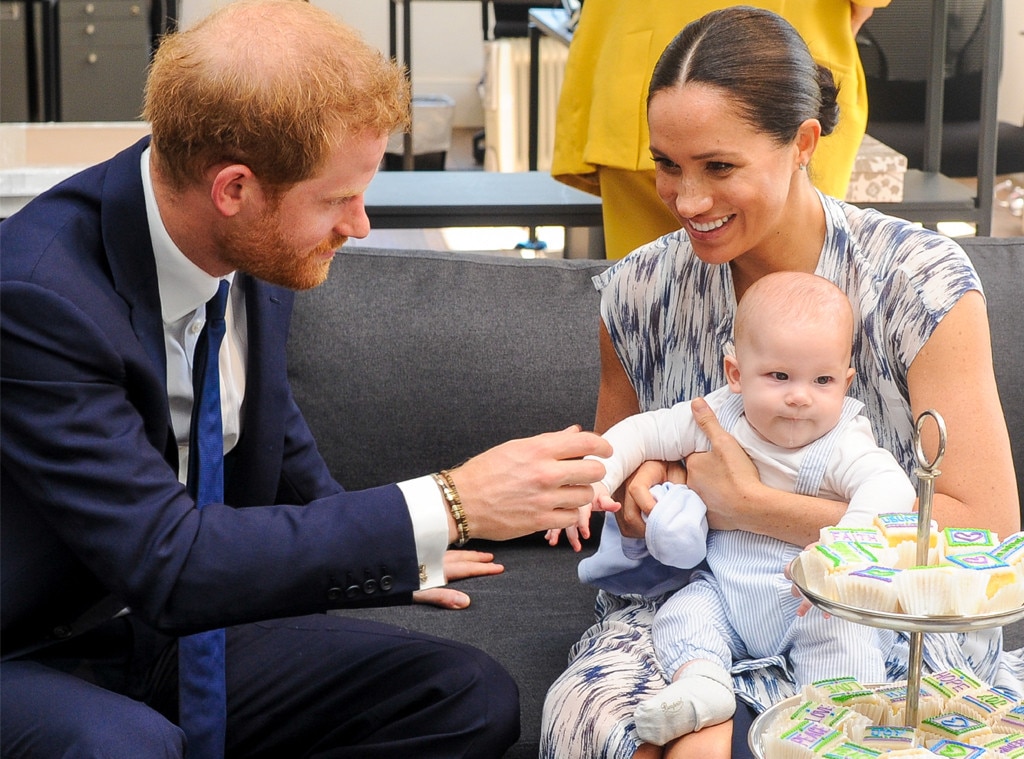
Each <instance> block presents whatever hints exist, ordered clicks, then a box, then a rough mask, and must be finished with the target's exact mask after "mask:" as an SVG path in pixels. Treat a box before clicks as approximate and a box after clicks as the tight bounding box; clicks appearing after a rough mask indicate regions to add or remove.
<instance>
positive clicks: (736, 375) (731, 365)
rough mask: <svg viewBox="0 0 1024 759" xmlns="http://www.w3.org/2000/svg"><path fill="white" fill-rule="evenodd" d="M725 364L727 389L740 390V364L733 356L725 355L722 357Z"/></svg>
mask: <svg viewBox="0 0 1024 759" xmlns="http://www.w3.org/2000/svg"><path fill="white" fill-rule="evenodd" d="M722 361H723V363H724V364H725V379H726V381H727V382H728V383H729V389H730V390H732V391H733V392H734V393H739V392H740V364H739V362H738V361H737V360H736V357H735V356H729V355H727V356H726V357H725V358H724V359H722Z"/></svg>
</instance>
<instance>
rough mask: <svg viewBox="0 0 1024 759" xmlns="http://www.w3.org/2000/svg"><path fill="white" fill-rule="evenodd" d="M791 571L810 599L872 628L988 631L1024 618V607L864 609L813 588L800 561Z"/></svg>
mask: <svg viewBox="0 0 1024 759" xmlns="http://www.w3.org/2000/svg"><path fill="white" fill-rule="evenodd" d="M791 574H792V576H793V584H794V585H796V586H797V588H799V589H800V592H801V593H803V594H804V596H805V597H806V598H807V600H808V601H810V602H811V603H812V604H814V605H815V606H817V607H818V608H819V609H821V610H822V611H824V612H826V613H828V614H831V615H832V616H834V617H840V618H842V619H846V620H849V621H850V622H856V623H857V624H861V625H867V626H869V627H881V628H884V629H886V630H896V631H898V632H924V633H950V632H964V631H967V630H987V629H988V628H991V627H1001V626H1003V625H1010V624H1013V623H1014V622H1016V621H1018V620H1020V619H1024V606H1019V607H1017V608H1016V609H1009V610H1007V611H1000V612H992V613H989V614H976V615H974V616H968V617H961V616H949V617H938V616H916V615H913V614H897V613H890V612H884V611H875V610H872V609H862V608H858V607H856V606H849V605H847V604H844V603H840V602H839V601H833V600H832V599H830V598H826V597H825V596H822V595H820V594H819V593H815V592H814V591H812V590H810V589H809V588H808V587H807V582H806V580H805V578H804V573H803V567H802V566H801V565H800V564H799V563H797V562H794V564H793V567H792V569H791Z"/></svg>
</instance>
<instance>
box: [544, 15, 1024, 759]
mask: <svg viewBox="0 0 1024 759" xmlns="http://www.w3.org/2000/svg"><path fill="white" fill-rule="evenodd" d="M835 107H836V88H835V84H834V80H833V78H832V75H831V73H830V72H828V71H827V70H825V69H823V68H821V67H819V66H817V65H815V63H814V61H813V60H812V58H811V55H810V53H809V51H808V49H807V46H806V45H805V44H804V42H803V40H802V39H801V38H800V36H799V35H798V34H797V33H796V32H795V30H794V29H793V27H792V26H791V25H790V24H789V23H788V22H786V21H785V20H784V19H782V18H781V17H779V16H777V15H776V14H773V13H770V12H767V11H761V10H756V9H753V8H744V7H736V8H728V9H725V10H721V11H715V12H712V13H709V14H708V15H706V16H704V17H703V18H701V19H699V20H697V21H695V22H693V23H692V24H690V25H689V26H687V27H686V28H685V29H684V30H683V31H682V32H681V33H680V34H679V35H678V36H677V37H676V38H675V40H673V42H672V43H670V44H669V46H668V48H666V50H665V52H664V53H663V55H662V56H661V58H660V60H659V61H658V64H657V66H656V68H655V71H654V74H653V76H652V78H651V86H650V91H649V95H648V122H649V126H650V144H651V150H652V153H653V155H654V157H655V160H656V174H657V187H658V193H659V195H660V196H661V198H662V200H663V201H664V202H665V204H666V205H667V206H668V207H669V209H670V211H671V212H672V213H673V214H674V215H675V217H676V218H677V219H678V221H679V222H680V223H681V224H682V229H680V230H678V231H676V232H673V233H672V234H668V235H665V236H664V237H661V238H659V239H657V240H655V241H654V242H652V243H650V244H649V245H646V246H643V247H641V248H639V249H638V250H636V251H634V252H633V253H632V254H630V255H629V256H628V257H626V258H625V259H623V260H622V261H620V262H619V263H618V264H616V265H615V266H613V267H612V268H611V269H609V270H608V271H607V272H606V273H605V274H604V275H602V276H601V277H599V278H598V279H597V285H598V288H599V289H600V290H601V294H602V298H601V315H602V319H603V325H602V326H603V329H602V333H601V340H602V351H601V355H602V370H601V384H600V395H599V399H598V409H597V422H596V426H597V429H598V430H599V431H603V430H606V429H607V428H609V427H610V426H612V425H613V424H615V423H616V422H618V421H620V420H621V419H623V418H624V417H626V416H627V415H630V414H633V413H636V412H637V411H650V410H656V409H664V408H669V407H671V406H673V405H674V404H676V403H678V402H679V401H680V400H683V399H687V398H697V397H700V396H703V395H705V394H707V393H709V392H711V391H712V390H713V389H714V388H716V387H719V386H721V385H723V384H725V382H726V379H727V377H726V376H725V372H724V368H723V365H722V360H721V356H722V355H723V353H725V352H726V351H727V349H728V347H729V346H730V345H731V343H732V341H733V324H734V318H735V313H736V304H737V300H738V299H739V298H740V297H741V296H742V295H743V294H744V293H746V292H747V291H748V290H749V289H750V288H751V286H752V285H753V284H754V283H755V282H758V281H759V280H760V279H761V278H762V277H764V276H765V275H767V274H770V273H772V272H778V271H800V272H812V273H815V274H818V275H820V276H822V277H824V278H825V279H828V280H830V281H831V282H833V283H834V284H835V285H837V286H838V287H839V288H840V289H841V290H842V291H843V292H844V293H845V294H846V296H847V297H848V298H849V300H850V302H851V304H852V306H853V310H854V330H855V331H854V341H853V355H852V365H853V368H854V369H855V370H856V374H855V376H854V380H853V382H852V384H851V385H850V391H849V393H850V395H851V396H852V397H853V398H855V399H857V400H859V401H861V402H862V403H863V404H864V410H863V414H864V416H866V417H867V419H868V420H869V421H870V423H871V426H872V428H873V431H874V434H875V436H876V437H877V439H878V442H879V444H880V445H881V446H882V447H883V448H885V449H887V450H888V451H889V452H890V453H891V454H892V455H893V456H894V457H895V458H896V460H897V461H898V462H899V464H900V466H901V467H902V469H903V470H904V472H905V473H906V474H907V475H911V474H912V473H913V471H914V468H915V459H914V451H913V450H912V447H911V441H912V440H913V438H914V435H913V428H914V425H913V420H914V419H915V418H916V417H917V416H918V415H919V414H920V413H921V412H922V411H924V410H925V409H929V408H934V409H939V410H940V412H941V413H942V415H943V417H944V418H945V420H946V424H947V427H949V428H950V429H956V430H957V436H956V439H957V440H958V441H960V442H959V443H956V444H955V445H954V444H952V443H951V445H950V446H949V448H948V449H947V454H946V458H945V459H944V463H943V477H942V479H940V480H939V481H938V484H937V493H936V496H935V503H934V511H933V515H934V516H935V518H936V519H937V520H938V521H939V523H940V525H958V524H970V525H977V526H979V527H984V528H986V529H990V530H993V531H996V532H998V533H1000V534H1011V533H1013V532H1014V531H1016V530H1017V529H1019V517H1018V513H1019V509H1018V496H1017V491H1016V483H1015V481H1014V476H1013V471H1014V470H1013V463H1012V459H1011V454H1010V446H1009V441H1008V436H1007V431H1006V426H1005V423H1004V417H1003V414H1002V410H1001V408H1000V404H999V397H998V394H997V393H996V390H995V380H994V375H993V369H992V354H991V350H990V347H989V346H990V345H991V339H990V335H989V329H988V320H987V316H986V313H985V302H984V299H983V297H982V295H981V283H980V281H979V279H978V276H977V274H976V272H975V271H974V269H973V267H972V266H971V263H970V261H969V260H968V258H967V256H966V255H965V254H964V252H963V250H962V249H961V248H960V247H959V246H958V245H956V244H955V243H954V242H953V241H952V240H949V239H948V238H945V237H942V236H939V235H937V234H935V233H932V232H930V231H927V230H923V229H919V228H916V227H914V226H913V225H911V224H909V223H907V222H905V221H903V220H901V219H895V218H892V217H887V216H884V215H882V214H879V213H878V212H876V211H873V210H865V209H859V208H856V207H854V206H850V205H848V204H846V203H844V202H842V201H840V200H837V199H835V198H831V197H828V196H825V195H822V194H821V193H819V192H818V191H817V190H816V189H815V188H814V186H813V185H812V183H811V180H810V178H809V177H808V172H807V167H808V165H810V164H812V163H813V157H814V153H815V150H816V148H817V144H818V139H819V137H820V136H821V135H822V134H824V133H827V132H828V131H830V130H831V129H832V127H833V126H834V124H835ZM964 388H971V392H969V393H965V392H964V391H963V389H964ZM746 389H747V388H746V386H744V391H746ZM695 413H697V414H698V416H699V424H700V427H701V429H702V431H703V432H704V433H705V434H706V435H707V436H708V438H709V439H710V440H711V442H712V445H711V446H710V451H708V452H701V453H695V454H693V455H691V456H689V457H687V459H686V469H685V472H683V471H682V470H680V469H679V468H678V467H676V466H669V465H668V464H666V463H664V462H647V463H645V464H644V465H643V466H641V467H640V469H638V470H637V472H636V473H635V474H634V476H633V478H632V480H631V481H630V482H628V483H627V484H626V486H625V490H624V491H623V493H622V496H621V497H620V500H621V502H622V509H621V510H620V511H618V512H616V513H615V514H614V515H605V525H604V531H603V533H602V539H601V545H602V549H604V548H605V546H606V544H609V545H611V546H615V545H617V544H618V543H619V542H622V541H625V540H630V539H631V540H637V539H645V538H646V537H647V533H646V525H647V519H649V518H650V515H651V514H652V513H653V514H656V513H657V509H658V508H659V506H657V505H656V504H655V499H654V497H653V496H652V495H651V493H650V488H651V487H652V486H655V485H657V484H660V483H662V482H663V481H665V480H666V479H674V480H678V481H685V482H686V484H687V486H688V487H689V488H690V490H692V491H694V492H695V493H696V494H697V495H698V496H699V497H700V500H701V501H702V502H703V504H704V505H705V507H706V509H707V522H708V525H709V527H710V528H711V530H712V536H714V535H715V534H716V532H718V531H729V532H732V533H736V532H741V531H742V532H746V533H751V534H754V535H757V536H767V537H772V538H776V539H779V540H781V541H784V542H786V543H790V544H793V545H795V546H804V545H806V544H808V543H810V542H812V541H813V540H815V539H816V537H817V535H818V531H819V530H820V528H821V527H824V526H826V525H829V524H834V523H835V522H836V521H838V519H839V517H840V516H841V514H842V510H843V504H841V503H837V502H835V501H828V500H825V499H821V498H817V497H813V496H809V495H800V494H794V493H789V492H784V491H782V490H777V489H775V488H773V487H771V485H770V484H769V483H766V482H763V481H761V479H760V478H759V477H758V470H757V469H756V468H755V467H754V466H753V464H752V463H751V461H750V459H749V458H748V456H747V454H746V453H745V452H744V451H743V449H742V448H741V447H740V446H739V444H738V442H737V440H736V439H735V438H734V437H733V436H732V435H730V434H729V433H727V432H726V431H725V430H724V429H723V428H722V427H721V426H720V424H719V423H718V421H717V420H716V418H715V416H714V414H713V413H711V412H710V411H709V410H705V411H701V412H695ZM924 445H925V447H926V449H930V447H931V446H932V445H933V441H932V440H929V439H926V440H925V441H924ZM622 560H623V561H625V562H627V563H626V564H625V565H624V566H628V567H633V569H630V570H628V571H624V572H623V575H622V577H621V578H620V579H621V580H622V584H621V586H620V587H619V588H618V589H617V590H616V591H615V593H614V594H613V593H611V592H609V591H607V590H601V591H599V593H598V601H597V608H598V622H597V624H595V625H594V626H593V627H592V628H590V629H589V630H588V631H587V632H586V633H584V636H583V638H582V639H581V641H580V643H579V644H578V645H577V646H576V647H575V648H574V649H573V652H572V656H571V659H570V664H569V667H568V669H567V670H566V672H565V673H564V674H563V675H562V676H561V677H560V678H559V679H558V680H557V681H556V682H555V683H554V685H553V686H552V687H551V689H550V691H549V693H548V698H547V701H546V704H545V724H544V728H543V737H542V751H541V755H542V756H544V757H561V756H588V757H615V759H620V758H622V759H626V758H629V757H665V758H666V759H667V758H668V757H673V759H674V758H675V757H685V756H704V757H713V756H730V755H731V756H749V753H748V749H747V746H746V741H745V736H744V734H743V733H744V732H745V731H744V730H742V729H737V730H736V731H733V729H732V724H731V723H729V722H725V723H722V724H720V725H713V726H709V727H705V728H704V729H702V730H700V731H699V732H695V733H691V734H689V735H686V736H684V737H682V738H680V739H678V740H673V741H669V742H668V743H667V744H666V745H665V746H664V747H662V746H660V745H653V744H651V743H644V742H643V740H642V739H641V737H640V735H639V734H638V732H637V724H636V722H637V718H636V715H635V711H636V704H637V703H639V702H641V701H645V700H648V699H650V698H652V697H656V696H657V694H659V693H660V692H661V691H662V690H663V689H664V688H665V687H666V685H667V684H668V683H667V678H666V676H665V673H664V671H663V669H662V668H661V667H660V666H658V664H657V662H656V659H655V657H654V646H653V643H652V637H651V624H652V620H653V619H654V614H655V612H656V611H657V610H658V609H659V608H660V606H661V605H662V603H663V601H664V597H663V596H662V595H659V594H662V593H664V592H665V585H664V582H662V584H661V585H660V586H655V585H653V584H652V578H654V577H657V578H659V580H662V581H663V580H664V576H665V573H664V572H661V573H660V574H658V573H655V572H650V573H648V574H644V572H642V571H634V569H636V567H634V565H631V564H628V561H629V560H628V559H626V558H625V555H623V557H622ZM640 569H643V567H640ZM687 579H688V577H687V575H685V574H682V575H679V576H678V577H677V578H676V582H677V587H678V586H680V585H684V584H685V583H686V582H687ZM685 632H686V631H684V633H685ZM1000 636H1001V631H999V630H995V631H990V632H984V633H971V634H968V635H965V636H963V638H962V639H961V640H957V641H953V642H951V641H948V640H944V639H943V640H932V641H929V643H928V644H926V645H927V646H929V647H930V650H929V651H928V653H927V655H926V656H927V657H930V658H929V661H931V662H933V663H935V664H936V665H938V664H946V665H949V666H963V667H967V668H970V669H973V670H974V671H975V672H976V673H977V674H978V675H979V676H980V677H981V678H982V679H985V680H988V681H990V682H994V683H1000V684H1002V685H1005V686H1006V687H1008V688H1010V689H1011V691H1013V692H1019V691H1020V689H1021V683H1022V682H1024V661H1022V659H1021V657H1020V655H1019V654H1005V655H1002V656H1000V654H999V652H1000V651H1001V648H1002V646H1001V637H1000ZM936 637H939V636H936ZM905 646H906V641H905V640H903V639H899V640H896V641H894V642H893V644H892V645H891V646H890V647H888V648H887V649H886V655H885V669H886V679H889V680H899V679H902V678H904V677H905V669H906V656H905V655H904V650H905ZM734 653H736V654H737V655H738V656H739V658H741V659H742V658H745V657H746V658H754V656H755V655H754V654H753V653H752V652H751V651H747V650H738V651H737V652H734ZM786 656H788V652H787V654H786V655H784V656H783V657H781V658H778V659H775V660H772V662H770V663H771V664H773V665H774V666H771V667H769V666H766V665H767V664H768V663H769V662H765V661H746V662H739V663H737V664H736V665H735V666H734V670H733V671H734V672H735V673H738V674H735V675H734V680H733V685H734V687H735V688H736V689H737V690H738V691H740V692H741V693H742V694H743V698H742V699H741V703H740V705H739V707H738V711H737V715H736V719H737V720H738V721H740V722H739V724H741V725H742V724H745V723H746V722H749V719H750V712H749V711H748V710H747V707H746V706H744V703H751V704H759V705H760V706H762V707H763V706H767V705H769V704H771V703H773V702H774V701H776V700H778V699H779V698H782V697H785V695H786V694H787V693H791V692H793V691H794V683H793V681H792V678H791V676H790V675H789V674H788V671H789V669H788V668H789V666H790V665H791V664H792V662H790V661H789V660H788V659H787V658H786ZM780 667H781V668H780ZM596 673H599V674H596ZM834 674H835V675H842V674H845V673H842V672H836V673H834ZM1020 695H1024V693H1021V694H1020ZM730 736H731V737H732V746H731V748H730V746H729V743H730Z"/></svg>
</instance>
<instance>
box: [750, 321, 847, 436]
mask: <svg viewBox="0 0 1024 759" xmlns="http://www.w3.org/2000/svg"><path fill="white" fill-rule="evenodd" d="M755 332H756V334H751V335H750V338H749V339H747V340H744V341H743V344H742V345H737V346H736V358H735V362H736V366H737V367H738V370H739V372H738V374H739V377H738V382H737V383H736V386H733V390H734V391H738V392H742V393H743V408H744V411H745V412H746V416H747V420H748V421H749V422H750V424H751V426H752V427H753V428H754V429H755V430H756V431H757V432H758V433H759V434H760V435H761V436H762V437H764V438H765V439H766V440H768V441H769V442H771V443H774V444H775V445H778V446H781V447H783V448H800V447H801V446H804V445H807V444H808V443H811V442H813V441H814V440H817V439H818V438H819V437H821V436H822V435H824V434H825V433H826V432H828V431H829V430H831V429H832V428H833V427H834V426H835V425H836V424H837V423H838V421H839V415H840V413H841V412H842V408H843V398H844V396H845V395H846V391H847V389H849V387H850V382H851V381H852V379H853V369H851V368H850V340H849V337H848V335H846V334H845V333H844V330H841V329H837V328H836V325H835V324H829V323H822V324H793V325H777V324H776V325H761V328H758V329H757V330H755ZM730 385H733V383H732V382H731V381H730Z"/></svg>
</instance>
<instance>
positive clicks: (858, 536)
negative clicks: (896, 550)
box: [818, 526, 889, 548]
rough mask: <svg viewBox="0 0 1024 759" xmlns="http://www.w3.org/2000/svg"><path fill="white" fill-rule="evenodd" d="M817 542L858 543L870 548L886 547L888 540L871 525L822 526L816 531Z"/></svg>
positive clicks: (828, 543) (826, 543) (825, 543)
mask: <svg viewBox="0 0 1024 759" xmlns="http://www.w3.org/2000/svg"><path fill="white" fill-rule="evenodd" d="M818 542H819V543H823V544H824V545H831V544H832V543H860V544H861V545H865V546H870V547H872V548H888V547H889V542H888V541H887V540H886V539H885V538H884V537H883V536H882V531H881V530H880V529H878V527H876V526H872V527H839V526H836V527H822V528H821V531H820V532H819V533H818Z"/></svg>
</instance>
